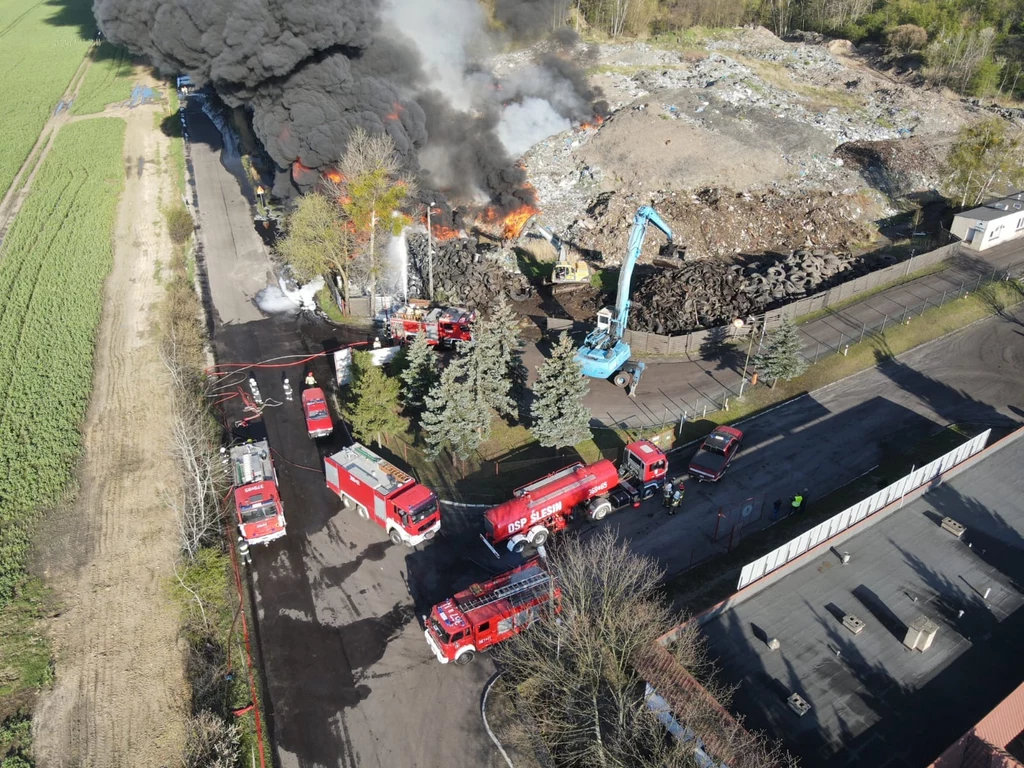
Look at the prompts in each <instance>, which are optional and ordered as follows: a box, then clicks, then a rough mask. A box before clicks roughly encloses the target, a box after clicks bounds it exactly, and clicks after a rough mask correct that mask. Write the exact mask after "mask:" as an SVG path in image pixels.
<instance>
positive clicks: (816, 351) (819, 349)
mask: <svg viewBox="0 0 1024 768" xmlns="http://www.w3.org/2000/svg"><path fill="white" fill-rule="evenodd" d="M819 352H821V342H820V341H819V342H818V346H816V347H815V348H814V362H818V353H819Z"/></svg>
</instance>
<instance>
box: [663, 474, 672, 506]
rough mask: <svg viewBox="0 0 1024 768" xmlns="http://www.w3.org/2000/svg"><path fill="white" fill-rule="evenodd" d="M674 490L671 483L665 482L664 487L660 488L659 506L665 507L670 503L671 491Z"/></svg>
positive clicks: (669, 481)
mask: <svg viewBox="0 0 1024 768" xmlns="http://www.w3.org/2000/svg"><path fill="white" fill-rule="evenodd" d="M674 490H675V489H674V488H673V487H672V481H671V480H666V481H665V485H663V486H662V487H661V506H663V507H667V506H668V505H669V504H670V503H671V502H672V491H674Z"/></svg>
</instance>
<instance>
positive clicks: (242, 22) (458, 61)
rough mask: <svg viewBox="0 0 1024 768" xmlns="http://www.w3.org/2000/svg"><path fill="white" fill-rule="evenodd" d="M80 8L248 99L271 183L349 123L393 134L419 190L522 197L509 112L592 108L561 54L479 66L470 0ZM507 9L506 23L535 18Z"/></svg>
mask: <svg viewBox="0 0 1024 768" xmlns="http://www.w3.org/2000/svg"><path fill="white" fill-rule="evenodd" d="M507 7H509V8H511V6H510V5H509V6H507ZM531 7H532V8H534V11H533V13H534V14H535V15H536V14H539V13H540V12H541V10H543V13H544V14H545V19H544V23H545V24H549V23H550V4H549V3H538V4H536V5H535V6H531V5H530V4H528V3H527V4H522V5H520V6H518V8H517V10H519V11H523V10H524V9H529V8H531ZM93 11H94V13H95V15H96V19H97V21H98V23H99V26H100V29H101V30H102V31H103V33H104V34H105V35H106V37H107V38H108V39H110V40H111V41H114V42H117V43H123V44H124V45H126V46H127V47H128V48H129V49H131V50H132V51H133V52H135V53H139V54H144V55H146V56H148V57H149V59H150V60H151V61H152V63H153V64H154V65H155V66H156V67H157V68H158V69H159V70H161V71H162V72H164V73H165V74H169V75H171V74H178V73H187V74H188V75H190V76H191V77H192V79H193V80H194V81H195V82H196V83H197V85H206V84H209V85H210V86H211V87H212V88H213V89H214V90H215V91H216V93H217V94H218V95H219V96H220V98H221V99H223V100H224V101H225V103H227V104H228V105H229V106H232V107H238V106H243V105H244V106H246V107H248V108H250V109H251V111H252V122H253V127H254V130H255V131H256V134H257V136H258V137H259V138H260V141H261V142H262V143H263V145H264V147H265V148H266V150H267V152H268V154H269V155H270V157H271V158H272V159H273V160H274V162H275V163H277V165H278V166H279V167H280V169H281V171H280V173H279V174H278V180H277V183H276V184H275V187H274V191H275V193H278V194H281V193H282V192H283V191H286V190H287V189H288V188H292V189H294V188H298V189H303V188H308V187H309V186H311V185H312V184H314V183H316V181H317V180H318V179H319V174H318V173H317V171H318V170H320V169H323V168H325V167H326V166H329V165H331V164H333V163H335V162H336V161H337V160H338V159H339V158H340V157H341V155H342V154H343V153H344V150H345V145H346V142H347V140H348V137H349V136H350V135H351V133H352V131H353V130H354V129H355V128H356V127H362V128H364V129H366V130H367V131H369V132H372V133H376V132H382V131H383V132H386V133H388V134H389V135H390V136H391V137H392V138H393V139H394V142H395V146H396V147H397V148H398V151H399V152H400V153H401V154H402V157H403V158H404V160H405V163H406V166H407V167H408V168H409V169H410V170H411V171H414V172H418V173H419V175H420V178H421V180H422V182H421V188H422V189H424V190H427V192H425V193H424V194H425V195H426V196H428V197H435V196H436V195H438V193H439V191H442V190H443V191H444V192H445V193H447V194H449V195H450V196H452V197H453V198H455V199H457V200H461V201H475V202H481V201H482V199H484V200H486V201H489V202H490V203H491V204H493V205H496V206H498V207H499V208H500V209H503V210H511V209H513V208H516V207H518V206H519V205H521V204H523V203H524V202H532V190H531V189H530V188H529V187H527V186H526V185H525V174H524V172H523V171H522V169H521V168H520V167H519V166H517V165H516V163H515V162H514V159H513V157H512V156H511V154H510V151H509V150H510V149H511V150H512V153H518V152H520V151H522V149H523V145H524V144H525V145H526V146H529V144H528V143H526V142H528V141H529V140H530V138H531V137H523V136H517V133H518V130H517V127H516V126H517V123H516V118H517V116H520V117H522V118H524V119H523V120H522V124H524V125H525V124H529V125H533V126H536V125H537V124H538V114H542V116H543V118H544V119H542V120H540V124H541V125H542V126H546V127H550V128H551V129H552V132H554V130H555V129H562V128H564V127H568V126H569V124H570V122H572V121H577V122H580V121H584V120H586V119H587V118H588V117H589V116H590V115H593V114H594V108H593V104H592V103H593V101H594V99H595V98H596V95H595V94H594V93H592V92H590V91H589V89H588V88H587V86H586V82H585V79H584V78H583V77H582V74H581V73H579V72H578V70H575V69H574V68H573V66H572V64H571V63H570V62H568V61H567V60H566V59H565V58H560V57H557V56H551V57H547V58H545V59H541V60H538V61H537V62H535V64H534V65H533V67H531V68H530V70H529V72H527V73H525V74H523V75H521V76H519V77H518V78H516V79H515V81H514V82H513V83H511V84H510V87H509V88H508V89H503V88H502V87H501V86H500V84H498V83H497V82H496V81H495V80H494V78H492V77H491V76H490V75H489V74H487V73H486V72H484V71H482V70H481V69H480V67H479V64H478V61H479V60H480V59H482V58H484V57H485V56H486V55H487V54H488V53H489V52H490V51H489V49H488V36H487V34H486V32H485V29H486V19H485V18H484V17H483V14H482V12H481V11H480V8H479V6H478V5H477V3H476V0H94V5H93ZM515 18H516V25H511V24H510V29H511V30H512V31H513V32H518V31H520V29H522V30H528V31H529V32H530V34H533V33H534V32H535V31H536V30H537V29H539V28H540V26H539V25H538V24H535V23H533V21H531V18H532V16H526V17H524V16H523V14H522V13H520V14H518V15H517V16H516V17H515ZM510 101H512V102H515V104H514V105H513V106H510V104H509V102H510ZM599 108H600V107H599ZM527 116H528V117H529V118H530V120H529V121H526V120H525V117H527ZM545 120H546V122H545ZM535 130H537V129H535ZM510 137H512V138H510ZM541 138H543V137H541ZM425 201H427V200H425Z"/></svg>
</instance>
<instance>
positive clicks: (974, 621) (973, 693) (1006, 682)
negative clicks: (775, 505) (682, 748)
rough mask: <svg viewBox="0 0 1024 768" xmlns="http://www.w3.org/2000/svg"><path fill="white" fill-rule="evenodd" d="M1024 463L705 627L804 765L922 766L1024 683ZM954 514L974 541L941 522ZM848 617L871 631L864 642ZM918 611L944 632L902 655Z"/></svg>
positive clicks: (731, 677) (929, 501) (918, 512)
mask: <svg viewBox="0 0 1024 768" xmlns="http://www.w3.org/2000/svg"><path fill="white" fill-rule="evenodd" d="M1022 466H1024V439H1021V440H1017V441H1016V442H1014V443H1011V444H1009V445H1007V446H1005V447H1004V448H1002V449H1001V450H999V451H998V452H996V453H995V454H993V455H991V456H989V457H987V458H986V459H984V460H983V461H981V462H979V463H978V464H977V465H975V466H974V467H972V468H970V469H968V470H966V471H965V472H963V473H962V474H960V475H959V476H957V477H956V478H955V479H953V480H952V481H951V482H950V483H947V484H944V485H941V486H939V487H938V488H935V489H934V490H932V491H929V492H928V493H927V494H926V495H925V496H923V497H921V498H920V499H918V500H917V501H915V502H913V503H908V504H907V505H906V506H905V507H904V508H903V509H902V510H899V511H897V512H895V513H894V514H892V515H891V516H890V517H889V518H888V519H885V520H882V521H880V522H878V523H876V524H875V525H873V526H871V527H869V528H867V529H866V530H864V531H862V532H861V533H859V534H858V535H856V536H855V537H853V538H852V539H848V540H847V541H846V542H844V543H843V544H841V545H839V547H838V549H839V550H840V551H841V552H849V553H850V562H849V563H848V564H847V565H843V564H842V562H841V558H840V553H841V552H836V551H832V552H826V553H825V554H822V555H820V556H818V557H816V558H815V559H813V560H811V561H810V562H809V563H807V564H805V565H803V566H801V567H800V568H798V569H797V570H794V571H793V572H791V573H789V574H788V575H786V576H784V577H783V578H782V579H781V580H780V581H778V582H777V583H775V584H773V585H771V586H769V587H767V588H765V589H763V590H762V591H761V592H759V593H756V594H754V595H753V596H752V597H750V598H748V599H747V600H745V601H743V602H741V603H739V604H737V605H735V606H733V607H731V608H729V609H728V610H726V611H724V612H723V613H722V614H720V615H718V616H716V617H715V618H713V619H711V620H710V621H709V622H708V623H707V624H705V625H704V631H705V633H706V634H707V636H708V639H709V642H710V646H711V654H712V655H713V656H716V655H717V656H718V657H719V664H720V666H721V668H722V676H723V678H724V679H725V680H726V681H729V682H732V683H736V684H739V689H738V690H737V692H736V695H735V697H734V700H733V706H732V707H731V708H732V709H733V710H734V711H736V712H738V713H739V714H741V715H744V716H745V718H746V725H747V726H748V727H749V728H752V729H761V730H765V731H767V732H768V733H769V734H770V735H771V736H774V737H776V738H781V739H783V741H784V742H785V744H786V746H787V748H788V749H790V751H792V752H793V753H794V754H795V755H797V756H799V757H800V758H801V764H802V765H803V766H808V767H810V766H823V765H828V766H830V768H832V767H834V766H879V767H881V766H907V765H910V766H923V765H927V764H928V763H930V762H931V761H933V760H934V759H935V758H936V757H937V756H938V755H939V754H940V753H941V752H942V751H943V750H944V749H946V747H948V746H949V745H950V744H952V743H953V742H954V741H956V740H957V739H958V738H959V737H960V736H961V735H962V734H963V733H964V732H965V731H967V730H968V729H969V728H971V727H972V726H973V725H974V724H975V723H977V722H978V721H979V720H980V719H981V718H982V717H984V716H985V714H986V713H987V712H988V711H989V710H991V709H992V707H994V706H995V705H996V704H998V703H999V702H1000V701H1001V700H1002V699H1003V698H1005V697H1006V696H1007V695H1008V694H1009V693H1010V692H1011V691H1013V689H1014V688H1016V687H1017V686H1018V685H1019V684H1020V683H1021V681H1022V680H1024V611H1022V610H1020V608H1021V605H1022V603H1024V594H1022V591H1024V480H1022V479H1021V474H1020V473H1021V469H1020V468H1021V467H1022ZM947 516H948V517H952V518H953V519H955V520H957V521H958V522H960V523H961V524H963V525H964V526H966V528H967V531H966V533H965V534H964V535H963V537H962V539H957V538H956V537H954V536H953V535H951V534H950V533H948V532H947V531H945V530H943V529H942V528H941V527H940V523H941V520H942V518H944V517H947ZM986 593H987V594H988V597H987V599H985V597H984V595H985V594H986ZM960 611H963V614H962V615H961V614H960ZM845 614H854V615H856V616H857V618H859V619H861V620H862V621H863V622H864V624H865V627H864V629H863V630H862V631H861V632H860V633H859V634H856V635H855V634H853V633H852V632H851V631H850V630H849V629H847V628H846V626H844V625H843V622H842V618H843V616H844V615H845ZM920 616H925V617H927V618H928V619H930V620H931V621H933V622H934V623H935V624H937V625H938V632H937V634H936V636H935V640H934V642H933V644H932V646H931V647H930V648H929V649H928V650H926V651H924V652H921V651H917V650H910V649H908V648H906V647H905V646H904V645H903V639H904V637H905V635H906V631H907V625H908V624H910V623H911V622H912V621H914V620H915V619H917V618H919V617H920ZM769 638H778V640H779V642H780V647H779V649H778V650H775V651H772V650H770V649H769V648H768V645H767V640H768V639H769ZM794 692H796V693H799V694H800V695H801V696H802V697H803V698H804V699H806V701H807V702H808V703H809V704H810V705H811V709H810V711H809V712H807V714H805V715H804V716H802V717H801V716H798V715H797V714H796V713H795V712H794V711H793V710H791V709H790V708H789V706H788V705H787V703H786V699H787V698H788V697H789V696H790V694H792V693H794Z"/></svg>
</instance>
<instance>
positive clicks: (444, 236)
mask: <svg viewBox="0 0 1024 768" xmlns="http://www.w3.org/2000/svg"><path fill="white" fill-rule="evenodd" d="M430 234H431V235H432V236H433V238H434V239H435V240H454V239H455V238H456V237H458V236H459V230H457V229H452V228H451V227H446V226H444V225H443V224H434V225H433V226H431V227H430Z"/></svg>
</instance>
